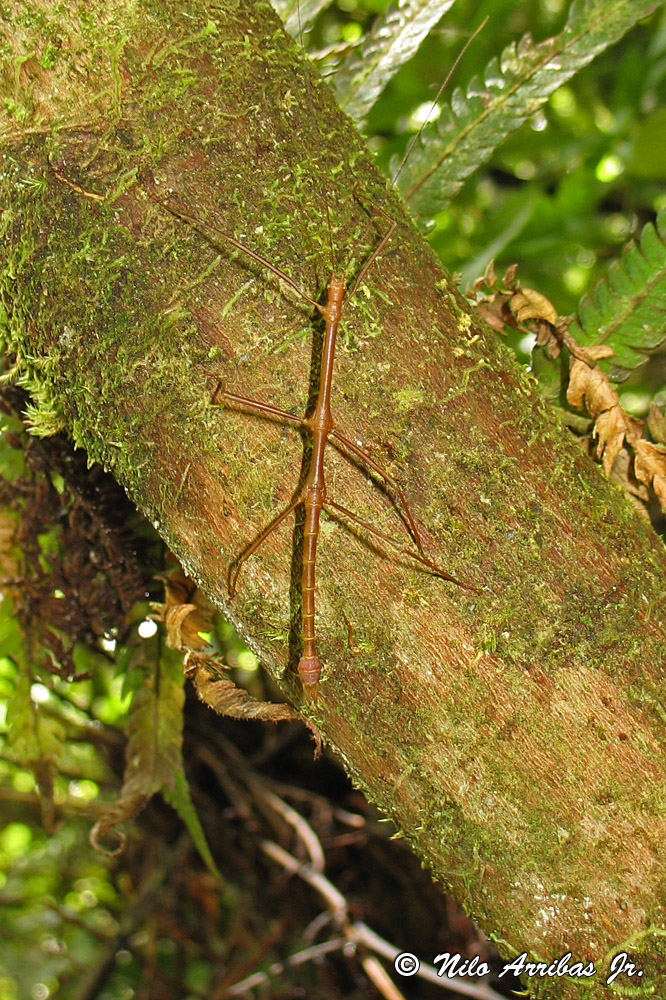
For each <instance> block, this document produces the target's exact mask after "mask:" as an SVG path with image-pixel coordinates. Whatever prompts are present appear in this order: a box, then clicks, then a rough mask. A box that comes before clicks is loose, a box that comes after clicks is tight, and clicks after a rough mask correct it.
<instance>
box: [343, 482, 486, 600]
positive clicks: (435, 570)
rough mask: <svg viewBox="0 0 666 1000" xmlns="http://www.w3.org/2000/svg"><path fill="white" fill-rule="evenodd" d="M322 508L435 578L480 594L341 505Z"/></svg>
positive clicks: (474, 588) (476, 589) (475, 588)
mask: <svg viewBox="0 0 666 1000" xmlns="http://www.w3.org/2000/svg"><path fill="white" fill-rule="evenodd" d="M324 507H330V508H331V509H332V510H334V511H337V512H338V514H342V515H343V517H346V518H348V519H349V520H350V521H353V522H354V523H355V524H358V525H359V527H360V528H363V530H364V531H368V532H369V533H370V534H372V535H376V536H377V538H381V539H382V541H384V542H388V543H389V545H392V546H393V547H394V548H395V549H397V551H398V552H400V553H401V554H402V555H405V556H408V557H409V558H410V559H414V560H415V561H416V562H419V563H421V564H422V565H423V566H425V567H426V568H427V569H429V570H431V571H432V572H433V573H434V574H435V575H436V576H440V577H441V578H442V579H443V580H449V581H450V582H451V583H455V584H456V586H458V587H462V588H463V590H471V591H472V592H473V593H475V594H480V593H481V591H480V590H478V588H477V587H472V586H471V585H470V584H469V583H463V582H462V580H459V579H458V578H457V577H455V576H451V574H450V573H447V572H446V570H445V569H442V567H441V566H438V565H437V563H434V562H432V560H431V559H428V558H427V557H426V556H424V555H422V554H421V555H419V554H418V553H416V552H413V551H411V550H410V549H406V548H404V546H403V545H401V544H400V542H399V541H398V539H397V538H392V537H391V535H387V534H386V532H384V531H380V530H379V528H375V527H374V525H372V524H368V522H367V521H364V520H363V519H362V518H360V517H359V516H358V515H357V514H354V512H353V511H351V510H348V509H347V507H343V506H342V504H339V503H335V501H333V500H327V501H326V503H325V504H324Z"/></svg>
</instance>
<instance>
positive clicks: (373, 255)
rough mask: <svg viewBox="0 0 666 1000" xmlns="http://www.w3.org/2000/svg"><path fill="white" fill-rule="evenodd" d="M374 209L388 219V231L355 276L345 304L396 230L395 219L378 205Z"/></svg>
mask: <svg viewBox="0 0 666 1000" xmlns="http://www.w3.org/2000/svg"><path fill="white" fill-rule="evenodd" d="M375 208H377V209H378V210H379V211H380V212H381V213H382V215H383V216H384V217H385V218H386V219H390V221H391V225H390V226H389V228H388V231H387V232H386V233H385V234H384V235H383V236H382V238H381V240H380V241H379V243H378V245H377V246H376V247H375V249H374V250H373V251H372V253H371V254H370V256H369V257H368V259H367V260H366V262H365V264H364V265H363V267H362V268H361V270H360V271H359V272H358V274H357V275H356V281H355V282H354V284H353V285H352V287H351V290H350V291H349V292H348V293H347V295H345V302H348V301H349V300H350V299H351V298H353V296H354V295H355V293H356V291H357V289H358V286H359V285H360V284H361V282H362V281H363V279H364V278H365V276H366V274H367V273H368V271H369V270H370V268H371V267H372V265H373V264H374V262H375V261H376V260H377V258H378V257H379V255H380V253H381V252H382V250H383V249H384V247H385V246H386V244H387V243H388V241H389V240H390V239H391V237H392V236H393V234H394V232H395V231H396V229H397V228H398V223H397V222H396V221H395V219H391V218H390V216H389V215H387V213H386V212H385V211H384V209H383V208H379V205H375Z"/></svg>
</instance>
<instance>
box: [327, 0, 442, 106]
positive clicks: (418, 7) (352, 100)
mask: <svg viewBox="0 0 666 1000" xmlns="http://www.w3.org/2000/svg"><path fill="white" fill-rule="evenodd" d="M454 3H455V0H400V3H399V4H398V6H397V7H396V8H393V9H392V10H389V11H388V12H387V13H386V14H385V15H384V16H383V17H380V18H377V20H376V21H375V23H374V25H373V27H372V31H371V32H370V33H369V34H368V35H367V36H366V37H365V39H364V40H363V43H362V45H361V46H360V48H359V49H354V50H353V51H352V52H350V54H349V55H348V56H347V58H346V59H345V60H344V62H343V63H342V64H341V65H340V67H339V68H338V70H337V72H336V74H335V76H334V77H333V86H334V88H335V92H336V94H337V95H338V101H339V102H340V106H341V107H342V109H343V110H344V111H346V112H347V114H348V115H350V116H351V117H352V118H353V119H354V121H355V122H356V123H357V125H359V126H361V125H363V123H364V121H365V119H366V117H367V115H368V113H369V111H370V109H371V108H372V106H373V105H374V103H375V101H376V100H377V98H378V97H379V95H380V94H381V92H382V91H383V89H384V87H385V86H386V84H387V83H388V81H389V80H390V79H391V77H392V76H394V75H395V74H396V73H397V72H398V70H399V69H400V67H401V66H402V65H404V63H406V62H407V61H408V60H409V59H411V57H412V56H413V55H414V53H415V52H416V51H417V49H418V48H419V46H420V44H421V42H422V41H423V40H424V38H426V36H427V35H428V33H429V32H430V30H431V29H432V28H433V27H434V25H435V24H437V22H438V21H439V20H440V19H441V17H442V15H443V14H445V13H446V11H447V10H449V8H450V7H452V6H453V4H454Z"/></svg>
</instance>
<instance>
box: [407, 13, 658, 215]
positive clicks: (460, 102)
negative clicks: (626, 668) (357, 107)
mask: <svg viewBox="0 0 666 1000" xmlns="http://www.w3.org/2000/svg"><path fill="white" fill-rule="evenodd" d="M662 2H663V0H662ZM658 5H659V4H658V3H657V2H656V0H575V2H574V3H573V4H572V6H571V9H570V12H569V19H568V21H567V24H566V26H565V28H564V30H563V31H562V33H561V34H560V35H557V36H556V37H555V38H550V39H547V40H546V41H544V42H540V43H539V44H535V43H534V41H533V40H532V38H531V36H530V35H525V36H524V37H523V38H522V39H521V41H520V42H519V43H518V44H517V45H516V44H515V43H513V44H512V45H510V46H509V47H508V48H506V49H505V50H504V52H503V53H502V56H501V59H500V60H499V61H498V60H497V59H493V60H492V61H491V62H490V64H489V65H488V67H487V68H486V71H485V73H484V79H483V80H479V78H478V77H474V78H473V79H472V81H471V82H470V83H469V84H468V86H467V91H466V93H463V91H462V90H460V88H456V90H455V91H454V93H453V96H452V98H451V104H450V106H448V107H446V108H445V109H444V110H443V112H442V114H441V115H440V117H439V119H438V120H437V122H435V123H433V125H432V126H430V127H428V128H426V129H425V130H424V132H423V136H422V142H421V143H420V144H417V145H416V146H415V147H414V150H413V151H412V155H411V157H410V159H409V160H408V162H407V165H406V166H405V168H404V169H403V171H402V175H401V178H400V182H399V187H400V189H401V191H402V194H403V197H404V198H405V200H406V201H407V202H408V203H409V205H410V208H411V209H412V210H413V211H416V212H419V213H420V214H422V215H423V214H426V215H427V214H434V213H435V212H437V211H439V210H440V209H441V208H443V207H444V206H445V205H446V203H447V202H448V201H449V200H450V199H451V198H452V197H453V195H454V194H455V193H456V192H457V191H458V190H459V189H460V187H461V186H462V184H463V181H464V180H465V179H466V178H467V177H469V176H470V174H472V173H473V172H474V171H475V170H476V169H477V167H479V166H480V165H481V164H482V163H484V162H485V161H486V160H488V159H489V158H490V156H491V155H492V153H493V151H494V150H495V149H496V148H497V146H499V145H500V144H501V143H502V142H503V141H504V139H506V137H507V136H508V135H509V134H510V133H511V132H513V131H514V130H515V129H517V128H518V127H519V126H520V125H521V124H522V123H523V122H524V121H526V119H527V118H529V117H530V116H531V115H533V114H534V113H535V111H536V110H537V109H538V108H539V107H541V105H542V104H543V103H544V102H545V101H546V99H547V98H548V97H549V96H550V94H552V93H553V91H555V90H557V88H558V87H561V86H562V84H563V83H565V82H566V81H567V80H569V79H570V78H571V77H572V76H573V75H574V74H575V73H576V72H577V71H578V70H579V69H581V68H582V67H583V66H585V65H587V63H589V62H591V60H592V59H594V57H595V56H597V55H598V54H599V53H600V52H603V51H604V49H606V48H608V47H609V46H610V45H612V44H614V43H615V42H617V41H618V40H619V39H620V38H621V37H622V35H624V34H625V33H626V32H627V31H628V30H629V29H630V28H632V27H633V26H634V25H635V24H636V22H637V21H639V20H641V19H642V18H644V17H646V16H647V15H648V14H650V13H651V12H652V11H653V10H654V9H655V8H656V7H657V6H658Z"/></svg>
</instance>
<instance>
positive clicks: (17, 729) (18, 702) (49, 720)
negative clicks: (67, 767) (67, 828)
mask: <svg viewBox="0 0 666 1000" xmlns="http://www.w3.org/2000/svg"><path fill="white" fill-rule="evenodd" d="M32 683H33V681H32V677H31V676H30V673H29V671H28V669H27V667H25V665H19V674H18V677H17V679H16V684H15V686H14V690H13V692H12V694H11V695H10V697H9V701H8V703H7V729H8V733H7V735H8V742H9V746H10V749H11V754H12V758H13V760H14V761H16V763H17V764H22V765H23V766H24V767H29V768H30V769H31V770H32V772H33V774H34V776H35V782H36V784H37V787H38V789H39V793H40V796H41V805H42V816H43V819H44V822H45V824H46V825H47V827H49V826H51V825H52V822H53V818H54V806H53V782H54V778H55V775H56V774H57V771H58V763H59V760H60V756H61V753H62V748H63V746H64V743H65V727H64V726H63V725H62V723H61V722H60V721H59V720H58V719H54V718H53V717H51V716H48V715H46V714H45V713H43V712H40V711H39V707H38V706H37V705H36V704H35V703H34V701H33V700H32V695H31V688H32Z"/></svg>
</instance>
